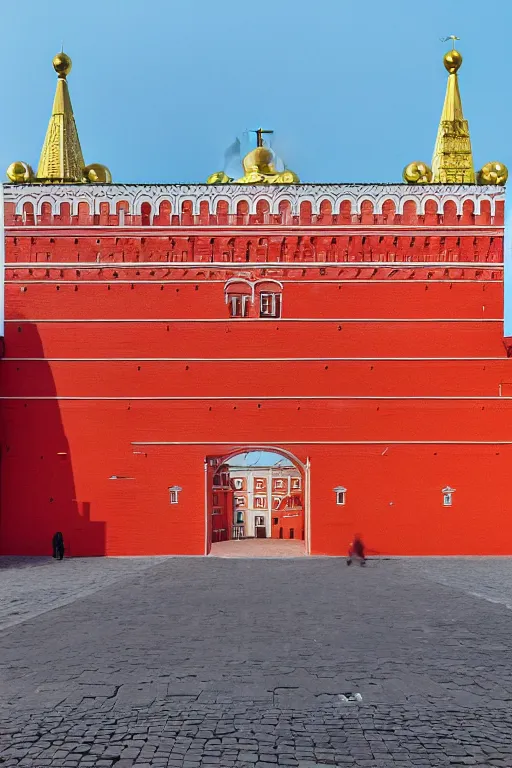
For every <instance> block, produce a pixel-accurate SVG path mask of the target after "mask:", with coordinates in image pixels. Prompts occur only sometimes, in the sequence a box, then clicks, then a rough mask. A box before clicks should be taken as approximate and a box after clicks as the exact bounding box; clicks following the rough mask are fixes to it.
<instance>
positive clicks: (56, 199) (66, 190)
mask: <svg viewBox="0 0 512 768" xmlns="http://www.w3.org/2000/svg"><path fill="white" fill-rule="evenodd" d="M4 198H5V202H7V203H15V204H16V213H17V214H21V213H22V212H23V206H24V205H25V203H32V204H33V206H34V212H35V214H36V215H40V214H41V207H42V205H43V203H50V205H51V206H52V213H53V214H54V215H58V214H59V212H60V205H61V203H65V202H69V203H71V214H72V215H74V216H76V215H77V213H78V205H79V203H81V202H86V203H88V204H89V210H90V213H91V214H99V212H100V204H101V203H108V204H109V212H110V213H111V214H115V213H116V209H117V205H118V203H120V202H127V203H128V205H129V211H130V213H132V214H134V215H140V213H141V206H142V204H143V203H149V204H150V205H151V211H152V215H155V214H156V213H158V210H159V207H160V204H161V203H163V202H169V203H170V204H171V206H172V213H173V214H176V213H178V212H180V211H181V208H182V205H183V203H184V202H191V203H192V213H193V215H195V216H197V215H199V206H200V203H201V202H203V201H207V202H208V203H209V209H210V211H216V209H217V204H218V203H219V202H221V201H224V202H226V203H227V204H228V206H229V208H228V213H229V214H236V212H237V206H238V204H239V203H240V202H244V201H245V202H246V203H247V204H248V206H249V213H250V214H255V213H256V207H257V204H258V203H259V202H260V201H265V202H267V203H268V204H269V206H270V213H271V214H276V213H278V212H279V204H280V203H281V202H283V201H286V202H288V203H289V204H290V206H291V209H292V214H293V215H295V216H297V215H298V214H299V209H300V205H301V203H303V202H306V201H309V202H310V203H311V206H312V212H313V214H318V213H320V205H321V203H322V202H324V201H328V202H330V204H331V206H332V210H333V213H337V212H338V211H339V206H340V204H341V203H342V202H344V201H345V200H347V201H349V202H350V203H351V207H352V212H353V213H361V204H362V203H363V202H364V201H365V200H366V201H369V202H371V203H372V205H373V210H374V213H375V214H382V206H383V204H384V202H386V201H388V200H391V201H393V203H394V204H395V209H396V212H397V213H399V214H401V213H403V209H404V205H405V203H406V202H408V201H412V202H414V203H415V204H416V209H417V212H418V214H420V215H421V214H424V213H425V206H426V203H427V202H428V201H429V200H432V201H434V202H435V203H436V210H437V213H442V212H443V206H444V204H445V202H447V201H448V200H453V201H454V203H455V204H456V206H457V214H459V215H460V214H462V212H463V206H464V203H465V202H466V201H471V202H472V203H473V204H474V212H475V214H479V213H480V205H481V203H482V202H483V201H487V202H489V203H490V206H491V215H494V213H495V203H496V200H500V201H503V200H504V199H505V192H504V189H503V188H502V187H495V186H477V185H467V184H466V185H441V184H429V185H422V186H414V185H409V184H291V185H286V186H257V185H240V184H219V185H208V184H94V185H93V184H91V185H85V184H84V185H73V184H62V185H52V186H49V185H47V184H46V185H44V184H19V185H15V184H5V185H4Z"/></svg>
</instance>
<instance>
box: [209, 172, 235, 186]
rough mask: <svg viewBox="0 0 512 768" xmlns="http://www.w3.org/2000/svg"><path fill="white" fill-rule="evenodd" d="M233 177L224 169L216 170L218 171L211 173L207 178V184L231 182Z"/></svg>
mask: <svg viewBox="0 0 512 768" xmlns="http://www.w3.org/2000/svg"><path fill="white" fill-rule="evenodd" d="M231 181H233V179H232V178H231V177H230V176H228V175H227V173H224V171H216V173H212V174H210V176H208V178H207V179H206V183H207V184H229V183H230V182H231Z"/></svg>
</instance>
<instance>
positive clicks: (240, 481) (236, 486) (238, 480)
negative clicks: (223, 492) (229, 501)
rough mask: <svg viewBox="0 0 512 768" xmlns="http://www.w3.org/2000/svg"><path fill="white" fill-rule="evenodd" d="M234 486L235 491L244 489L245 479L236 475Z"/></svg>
mask: <svg viewBox="0 0 512 768" xmlns="http://www.w3.org/2000/svg"><path fill="white" fill-rule="evenodd" d="M233 487H234V489H235V491H243V490H244V480H243V477H234V478H233Z"/></svg>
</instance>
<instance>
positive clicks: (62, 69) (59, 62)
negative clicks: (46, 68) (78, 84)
mask: <svg viewBox="0 0 512 768" xmlns="http://www.w3.org/2000/svg"><path fill="white" fill-rule="evenodd" d="M52 64H53V68H54V70H55V71H56V73H57V74H58V76H59V77H66V76H67V75H69V73H70V72H71V67H72V66H73V63H72V61H71V59H70V57H69V56H68V55H67V53H64V51H62V52H61V53H58V54H57V55H56V56H54V57H53V62H52Z"/></svg>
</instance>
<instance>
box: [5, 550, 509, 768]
mask: <svg viewBox="0 0 512 768" xmlns="http://www.w3.org/2000/svg"><path fill="white" fill-rule="evenodd" d="M0 580H1V586H0V598H1V611H0V626H2V627H3V631H2V632H1V633H0V659H1V662H2V668H1V679H0V682H1V696H0V768H9V767H10V766H35V767H36V768H43V767H44V766H51V768H53V767H54V766H62V767H63V768H68V766H69V768H72V767H73V766H79V768H84V767H87V766H90V767H91V768H92V767H93V766H98V767H100V766H104V767H105V768H107V767H108V766H116V768H128V766H139V767H140V768H142V767H143V766H146V767H147V766H161V767H162V768H164V767H167V766H176V768H178V767H183V768H198V767H199V766H209V767H210V768H212V767H213V766H235V767H237V768H238V767H239V766H240V767H241V766H250V767H251V768H264V767H266V768H269V767H270V766H272V767H273V768H279V766H300V767H301V768H311V767H312V766H332V765H339V766H367V767H368V768H387V766H404V767H405V768H408V767H409V766H418V767H419V766H453V765H459V766H464V765H474V766H504V767H505V766H512V666H511V654H510V650H511V646H512V631H511V630H512V612H511V610H510V608H509V607H508V606H509V605H512V560H510V559H483V558H455V559H431V560H422V559H418V560H394V559H391V560H379V561H373V562H370V563H369V564H368V567H367V568H365V569H363V568H358V567H357V568H356V567H352V568H347V567H346V565H345V563H344V561H343V560H337V559H328V558H305V557H298V558H285V559H281V560H277V559H266V558H258V559H252V560H248V559H247V560H246V559H243V558H233V559H230V558H222V557H220V558H205V559H203V558H181V559H179V558H169V559H165V558H155V559H153V560H152V559H129V558H123V559H119V560H108V559H103V560H100V559H98V560H96V559H90V560H64V561H63V562H62V563H59V562H54V561H53V560H51V559H50V560H49V559H40V560H34V561H26V560H23V559H18V560H11V559H8V558H5V559H3V560H0ZM356 693H359V694H360V695H361V696H362V701H352V700H351V694H356Z"/></svg>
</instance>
